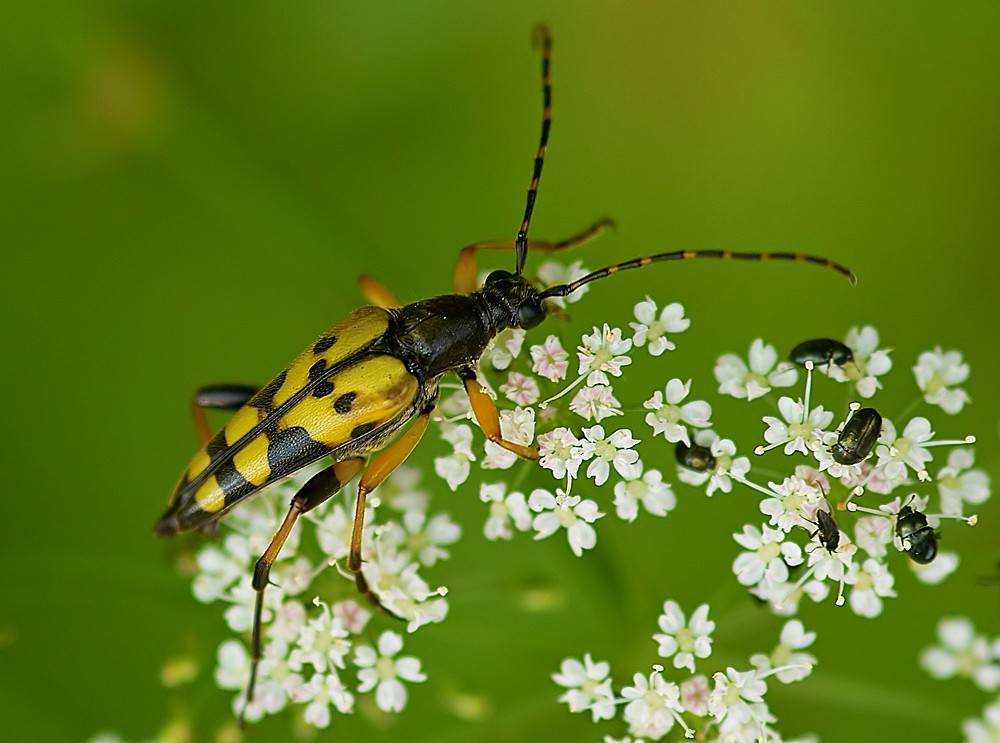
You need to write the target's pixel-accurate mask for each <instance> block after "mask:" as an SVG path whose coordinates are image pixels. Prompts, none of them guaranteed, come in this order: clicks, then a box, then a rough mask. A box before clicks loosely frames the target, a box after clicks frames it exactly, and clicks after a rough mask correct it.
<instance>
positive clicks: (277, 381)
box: [250, 370, 288, 410]
mask: <svg viewBox="0 0 1000 743" xmlns="http://www.w3.org/2000/svg"><path fill="white" fill-rule="evenodd" d="M287 374H288V371H287V370H285V371H283V372H281V374H279V375H278V376H276V377H275V378H274V379H272V380H271V381H270V382H268V384H267V386H266V387H264V388H263V389H261V391H260V392H258V393H257V394H256V395H254V398H253V399H252V400H251V401H250V404H251V405H253V406H254V407H255V408H260V409H261V410H271V409H272V408H273V407H274V396H275V395H276V394H278V390H280V389H281V385H283V384H284V383H285V376H286V375H287Z"/></svg>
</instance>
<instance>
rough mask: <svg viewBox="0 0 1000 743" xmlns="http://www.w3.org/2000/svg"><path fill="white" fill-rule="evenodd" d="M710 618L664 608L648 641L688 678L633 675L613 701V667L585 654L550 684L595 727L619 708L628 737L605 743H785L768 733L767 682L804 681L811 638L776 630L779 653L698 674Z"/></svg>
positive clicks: (568, 662)
mask: <svg viewBox="0 0 1000 743" xmlns="http://www.w3.org/2000/svg"><path fill="white" fill-rule="evenodd" d="M708 612H709V607H708V604H702V605H701V606H699V607H698V608H697V609H695V611H694V613H693V614H692V615H691V617H690V619H687V618H686V617H685V615H684V612H683V611H682V610H681V608H680V606H679V605H678V604H677V603H676V602H674V601H667V602H666V603H664V605H663V614H661V615H660V617H659V619H658V624H659V627H660V629H661V630H662V633H657V634H654V635H653V636H652V640H653V642H655V643H657V645H658V650H657V653H658V655H659V657H660V658H662V659H663V660H664V661H666V660H668V659H671V658H672V659H673V661H672V665H673V667H674V668H675V669H677V670H680V669H686V670H687V671H688V675H687V677H686V678H683V677H681V679H680V680H677V681H675V680H671V679H670V678H668V675H667V674H666V672H665V668H664V666H663V665H662V664H660V663H656V664H654V665H653V666H652V672H651V673H649V674H648V675H647V674H646V673H635V674H633V675H632V683H631V684H627V685H623V686H621V687H620V692H619V693H618V694H616V693H615V689H614V687H613V685H612V684H613V682H612V679H611V666H610V664H608V663H606V662H598V663H595V662H594V661H593V659H592V658H591V656H590V654H589V653H588V654H586V655H584V657H583V661H582V662H581V661H579V660H577V659H575V658H566V659H565V660H564V661H563V662H562V665H561V667H560V670H559V672H558V673H555V674H553V675H552V680H553V681H555V682H556V684H558V685H559V686H562V687H564V688H565V689H566V692H565V693H564V694H563V695H562V696H561V697H559V701H560V702H565V703H566V704H567V705H568V706H569V710H570V712H589V713H590V715H591V718H592V719H593V721H594V722H595V723H599V722H601V721H603V720H614V719H615V718H616V717H617V716H618V708H619V707H623V708H624V709H623V711H622V719H623V721H624V723H625V724H626V725H627V727H628V736H626V737H625V738H612V737H611V736H605V738H604V740H605V741H608V742H609V743H612V742H616V741H617V742H619V743H620V742H621V741H632V740H633V739H634V740H635V741H639V740H640V739H643V740H645V739H649V740H662V739H664V738H665V737H667V736H670V737H669V740H676V741H679V740H684V739H691V738H696V739H697V740H703V741H734V740H740V741H756V740H767V741H772V742H774V743H780V741H782V740H785V739H783V738H782V737H781V736H780V734H779V733H778V732H777V730H775V728H774V727H773V725H774V723H775V722H777V718H776V717H775V716H774V714H773V713H772V712H771V710H770V708H769V707H768V704H767V702H766V701H765V699H764V696H765V695H766V694H767V690H768V684H767V680H766V679H769V678H771V677H772V676H773V677H775V678H776V679H777V680H778V681H780V682H781V683H784V684H789V683H792V682H794V681H800V680H802V679H804V678H805V677H806V676H808V675H809V674H810V673H811V671H812V668H813V666H814V665H815V664H816V658H814V657H813V656H812V655H810V654H809V653H805V652H802V651H803V650H804V649H805V648H808V647H809V646H810V645H812V643H813V642H814V641H815V639H816V633H815V632H806V631H805V628H804V627H803V626H802V622H800V621H799V620H797V619H792V620H790V621H788V622H786V623H785V626H784V628H783V629H782V630H781V638H780V640H779V643H778V645H777V646H776V647H775V648H774V649H773V650H772V651H771V652H770V653H766V654H765V653H758V654H755V655H753V656H751V657H750V659H749V661H748V662H747V664H746V666H744V667H743V668H742V669H736V668H733V667H731V666H730V667H727V668H725V669H724V670H722V669H719V670H717V671H715V672H714V673H711V674H707V673H697V672H696V668H695V664H696V662H700V661H704V660H705V659H707V658H709V657H710V656H711V654H712V632H713V631H714V630H715V622H712V621H710V620H709V619H708ZM696 659H697V660H696ZM670 675H671V676H676V674H670Z"/></svg>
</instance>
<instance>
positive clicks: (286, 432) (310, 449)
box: [267, 426, 330, 482]
mask: <svg viewBox="0 0 1000 743" xmlns="http://www.w3.org/2000/svg"><path fill="white" fill-rule="evenodd" d="M267 438H268V441H267V463H268V465H270V467H271V474H270V475H269V476H268V478H267V479H268V481H269V482H272V481H274V480H278V479H280V478H282V477H284V476H285V475H290V474H291V473H293V472H295V471H296V470H298V469H301V467H302V466H303V464H304V463H307V462H313V461H315V460H317V459H319V458H320V457H322V456H323V455H325V454H328V453H329V451H330V450H329V449H328V448H327V447H326V446H324V445H323V444H321V443H319V442H318V441H316V440H314V439H313V438H312V437H311V436H310V435H309V432H308V431H306V429H304V428H302V427H301V426H292V427H291V428H286V429H283V430H281V431H276V430H272V431H268V434H267Z"/></svg>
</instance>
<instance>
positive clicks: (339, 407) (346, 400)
mask: <svg viewBox="0 0 1000 743" xmlns="http://www.w3.org/2000/svg"><path fill="white" fill-rule="evenodd" d="M357 396H358V393H357V392H345V393H344V394H343V395H341V396H340V397H338V398H337V399H336V400H335V401H334V403H333V409H334V410H335V411H337V412H338V413H340V414H341V415H346V414H347V413H350V412H351V407H352V406H353V405H354V399H355V398H356V397H357Z"/></svg>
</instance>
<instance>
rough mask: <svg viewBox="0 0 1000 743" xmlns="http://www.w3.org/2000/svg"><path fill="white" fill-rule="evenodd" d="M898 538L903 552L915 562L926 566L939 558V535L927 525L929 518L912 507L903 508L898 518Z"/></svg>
mask: <svg viewBox="0 0 1000 743" xmlns="http://www.w3.org/2000/svg"><path fill="white" fill-rule="evenodd" d="M896 536H897V537H898V538H899V541H900V542H901V543H902V545H903V551H904V552H905V553H906V554H908V555H909V556H910V559H911V560H913V562H916V563H919V564H920V565H926V564H927V563H929V562H932V561H933V560H934V558H935V557H937V539H938V537H937V534H935V533H934V530H933V529H932V528H931V527H930V526H929V525H928V524H927V517H926V516H924V514H922V513H920V511H914V510H913V509H912V508H911V507H910V506H903V507H902V508H901V509H899V514H898V515H897V516H896Z"/></svg>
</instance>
